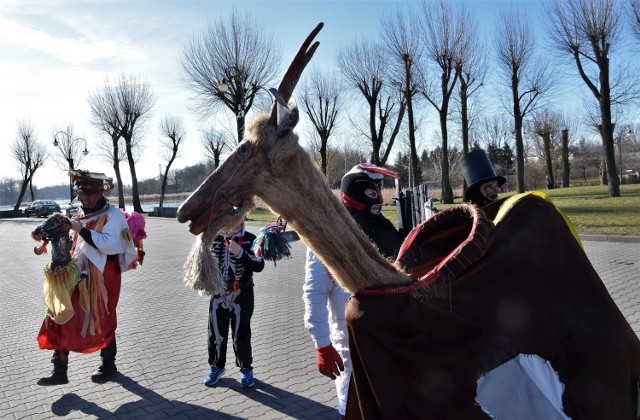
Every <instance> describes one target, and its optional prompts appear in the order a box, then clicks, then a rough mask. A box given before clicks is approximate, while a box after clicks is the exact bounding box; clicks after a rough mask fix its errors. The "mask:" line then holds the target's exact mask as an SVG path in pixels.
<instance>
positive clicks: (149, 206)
mask: <svg viewBox="0 0 640 420" xmlns="http://www.w3.org/2000/svg"><path fill="white" fill-rule="evenodd" d="M54 201H55V202H56V203H58V204H59V205H60V210H61V211H62V212H63V213H64V212H65V210H67V208H68V207H69V200H68V199H67V200H54ZM116 202H117V200H116ZM29 203H30V201H26V202H25V203H23V204H22V205H21V206H20V209H21V210H24V208H25V207H27V205H28V204H29ZM111 204H114V203H113V202H112V203H111ZM180 204H182V202H181V201H174V202H167V201H165V202H164V203H162V206H163V207H180ZM140 205H141V206H142V211H143V212H145V213H150V212H152V211H153V208H154V207H158V206H159V203H158V202H148V203H141V204H140ZM0 210H13V206H0ZM125 211H127V212H132V211H133V204H132V203H125Z"/></svg>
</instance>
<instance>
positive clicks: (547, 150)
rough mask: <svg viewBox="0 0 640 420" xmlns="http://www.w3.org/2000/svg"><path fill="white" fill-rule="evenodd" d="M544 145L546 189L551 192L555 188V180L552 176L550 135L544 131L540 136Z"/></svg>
mask: <svg viewBox="0 0 640 420" xmlns="http://www.w3.org/2000/svg"><path fill="white" fill-rule="evenodd" d="M542 142H543V143H544V162H545V166H546V169H547V189H549V190H552V189H554V188H555V187H556V180H555V178H554V176H553V160H552V159H551V133H550V132H549V131H546V132H545V133H544V134H543V135H542Z"/></svg>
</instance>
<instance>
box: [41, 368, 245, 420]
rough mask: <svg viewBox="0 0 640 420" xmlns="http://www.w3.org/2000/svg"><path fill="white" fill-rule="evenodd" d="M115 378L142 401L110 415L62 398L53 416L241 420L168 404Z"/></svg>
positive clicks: (178, 403) (130, 382)
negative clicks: (75, 413) (179, 416)
mask: <svg viewBox="0 0 640 420" xmlns="http://www.w3.org/2000/svg"><path fill="white" fill-rule="evenodd" d="M116 375H117V376H115V377H114V379H113V381H112V382H117V383H119V384H120V385H122V387H123V388H125V389H126V390H128V391H130V392H132V393H134V394H136V395H139V396H140V397H142V399H141V400H138V401H131V402H128V403H125V404H122V405H121V406H119V407H118V408H116V409H115V410H114V411H109V410H108V409H106V408H104V407H101V406H99V405H97V404H96V403H94V402H91V401H87V400H86V399H84V398H82V397H80V396H78V395H76V394H73V393H72V394H65V395H63V396H62V397H60V399H59V400H57V401H55V402H54V403H53V404H51V412H52V413H53V414H54V415H56V416H67V415H69V414H70V413H71V412H73V411H80V412H81V413H83V414H85V415H92V416H96V417H98V418H100V419H103V418H107V417H113V416H122V417H123V418H154V419H158V418H174V417H176V416H178V415H179V414H181V415H183V416H186V417H188V418H226V419H240V418H241V417H236V416H230V415H228V414H224V413H220V412H219V411H216V410H212V409H210V408H206V407H201V406H199V405H194V404H189V403H184V402H181V401H176V400H168V399H166V398H165V397H163V396H162V395H160V394H158V393H157V392H154V391H152V390H150V389H148V388H145V387H143V386H141V385H140V384H138V383H137V382H136V381H134V380H132V379H131V378H129V377H128V376H125V375H122V374H120V373H117V374H116Z"/></svg>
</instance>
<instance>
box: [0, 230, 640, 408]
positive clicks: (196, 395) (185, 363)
mask: <svg viewBox="0 0 640 420" xmlns="http://www.w3.org/2000/svg"><path fill="white" fill-rule="evenodd" d="M39 222H40V221H38V220H35V219H0V235H1V237H2V241H0V261H1V262H2V267H3V274H2V277H0V284H1V286H2V290H3V293H2V294H0V308H2V309H0V311H1V312H0V316H1V317H2V320H3V321H2V323H0V340H2V342H3V344H4V345H5V346H4V347H5V349H4V351H3V352H2V353H0V396H1V397H2V399H1V401H0V418H9V419H11V418H15V419H24V418H34V419H59V418H67V419H71V418H101V419H103V418H116V419H132V418H136V419H163V418H172V419H173V418H189V419H199V418H203V419H238V418H261V419H263V418H264V419H285V418H299V419H309V418H313V419H316V418H321V419H336V418H338V412H337V410H336V399H335V389H334V385H333V383H332V382H331V381H329V380H328V379H326V378H325V377H323V376H321V375H320V374H319V373H318V372H317V369H316V356H315V351H314V348H313V343H312V341H311V339H310V338H309V337H308V335H307V333H306V331H305V330H304V325H303V318H302V316H303V311H304V307H303V303H302V284H303V279H304V253H305V246H304V244H302V243H300V242H297V243H294V244H293V249H292V255H293V257H292V258H291V259H288V260H284V261H280V262H278V264H277V266H274V265H273V264H271V263H268V264H267V266H266V268H265V270H264V272H262V273H259V274H257V275H256V278H255V283H256V308H255V313H254V318H253V340H252V341H253V347H254V359H255V363H254V366H255V367H254V373H255V377H256V387H255V388H254V389H251V390H242V389H241V388H240V384H239V379H238V378H239V372H238V369H237V368H236V367H235V366H233V355H232V353H230V354H229V356H228V362H229V363H228V366H227V372H228V373H227V376H226V377H225V378H223V379H222V380H221V381H220V384H219V386H217V387H214V388H207V387H205V386H204V385H203V384H202V379H203V378H204V376H205V375H206V373H207V370H208V366H207V347H206V338H207V311H208V303H209V301H208V298H206V297H203V296H199V295H198V294H197V293H195V292H193V291H192V290H190V289H188V288H187V287H185V286H184V284H183V279H182V265H183V264H184V261H185V260H186V257H187V254H188V252H189V250H190V248H191V245H192V244H193V243H194V237H193V236H192V235H191V234H190V233H189V232H188V231H187V229H186V227H185V226H184V225H180V224H178V223H177V222H176V221H175V220H172V219H160V218H148V223H147V232H148V234H149V239H147V240H146V241H145V251H146V252H147V254H146V259H145V263H144V265H143V266H142V267H141V268H140V269H139V270H136V271H132V272H128V273H125V274H124V275H123V284H122V295H121V298H120V302H119V305H118V317H119V326H118V332H117V337H118V350H119V353H118V357H117V365H118V369H119V371H120V373H119V375H117V377H116V378H115V381H113V382H107V383H105V384H94V383H93V382H91V380H90V375H91V373H92V372H93V371H94V370H95V368H96V367H97V366H98V365H99V363H100V360H99V356H98V355H97V354H89V355H80V354H75V353H74V354H72V355H71V357H70V367H69V380H70V383H69V384H68V385H67V386H63V387H50V388H43V387H39V386H37V385H36V384H35V382H36V381H37V379H38V378H40V377H41V376H44V375H47V374H48V373H49V372H50V370H51V364H50V361H49V359H50V357H51V354H50V352H45V351H41V350H39V349H38V347H37V344H36V342H35V337H36V335H37V333H38V329H39V328H40V324H41V322H42V318H43V315H44V307H43V303H42V296H41V287H42V271H43V267H44V265H45V264H46V262H47V258H48V256H46V255H45V256H36V255H35V254H33V252H32V249H33V246H34V245H35V243H34V241H33V240H31V238H30V237H29V232H30V231H31V230H32V229H33V228H34V227H35V226H36V225H37V224H38V223H39ZM259 227H261V226H259V225H252V224H250V225H249V229H250V230H253V231H254V232H256V231H257V230H258V229H259ZM596 239H597V240H596ZM600 239H602V238H594V240H585V241H584V246H585V251H586V253H587V256H588V257H589V260H590V261H591V263H592V265H593V266H594V268H595V270H596V271H597V272H598V274H599V275H600V276H601V278H602V279H603V281H604V283H605V285H606V287H607V288H608V290H609V291H610V293H611V296H612V298H613V299H614V300H615V301H616V303H617V304H618V305H619V307H620V309H621V311H622V312H623V314H624V315H625V317H627V319H628V320H629V322H630V324H631V326H632V328H633V329H634V331H635V332H636V333H637V334H640V309H638V308H640V305H639V304H640V288H639V287H638V286H639V284H640V242H638V241H626V242H616V241H613V240H612V239H615V238H606V239H607V240H600Z"/></svg>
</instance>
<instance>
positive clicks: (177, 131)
mask: <svg viewBox="0 0 640 420" xmlns="http://www.w3.org/2000/svg"><path fill="white" fill-rule="evenodd" d="M158 129H159V130H160V133H161V134H162V135H163V137H160V139H159V142H160V157H162V159H164V161H165V162H166V164H165V166H164V174H163V176H162V187H161V189H160V204H159V207H160V208H162V204H163V202H164V193H165V192H166V190H167V180H168V178H169V169H171V165H172V164H173V162H174V160H175V159H176V157H177V156H178V152H179V149H180V143H182V140H184V137H185V135H186V129H185V127H184V122H183V121H182V119H181V118H178V117H174V116H171V115H167V116H165V117H164V118H163V119H162V120H161V121H160V123H159V124H158Z"/></svg>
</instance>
